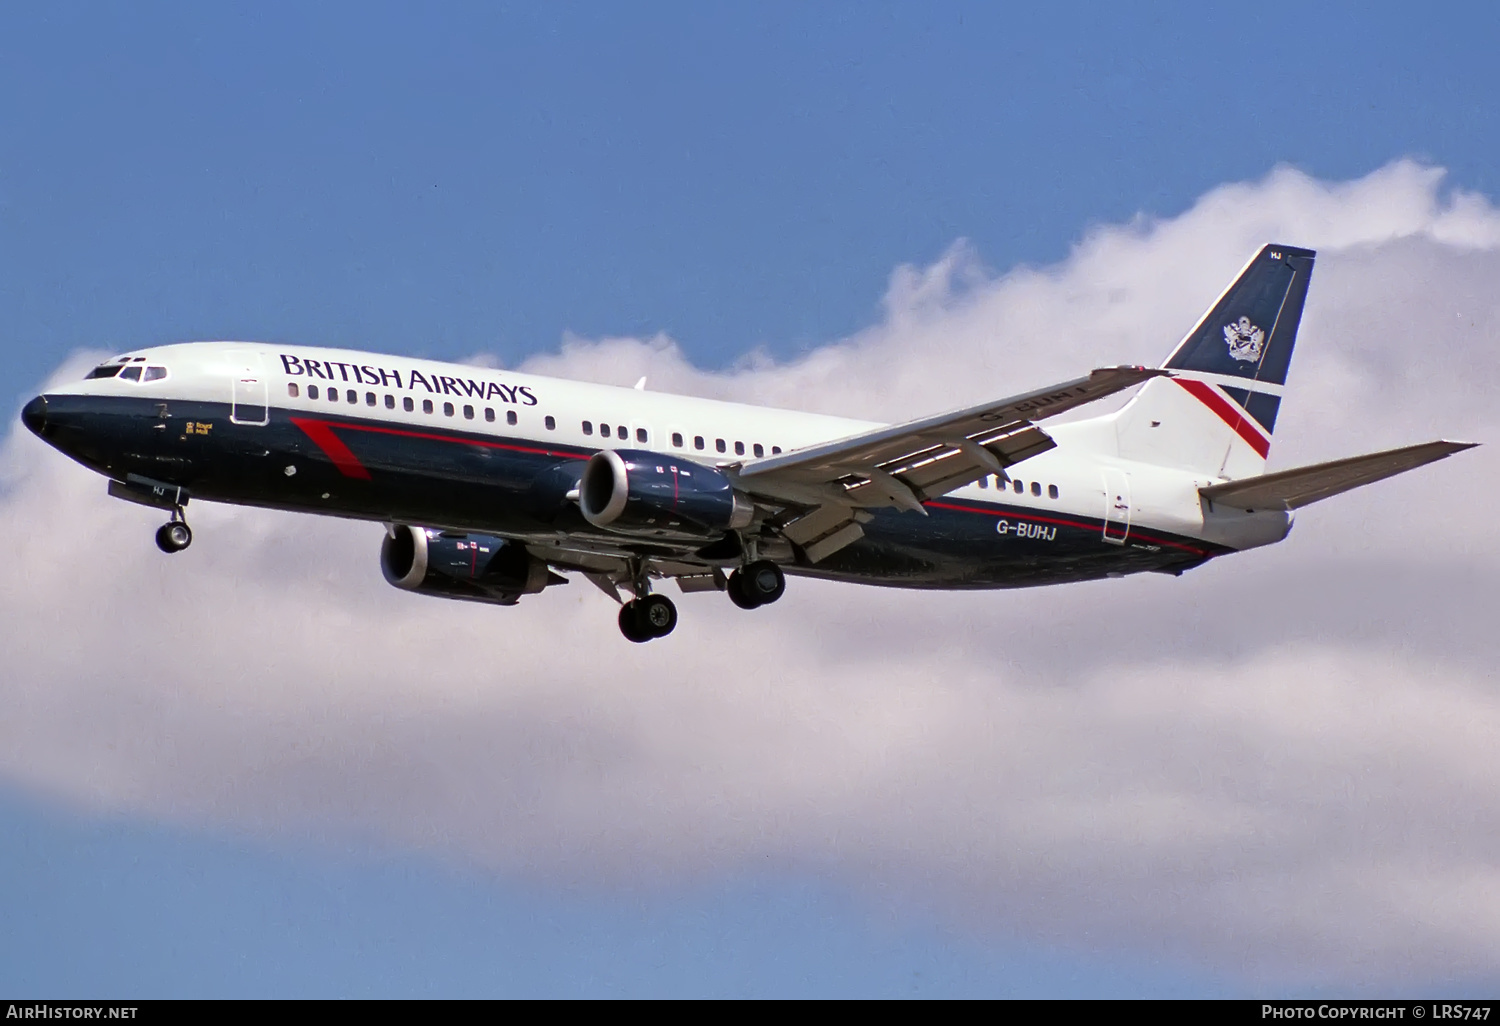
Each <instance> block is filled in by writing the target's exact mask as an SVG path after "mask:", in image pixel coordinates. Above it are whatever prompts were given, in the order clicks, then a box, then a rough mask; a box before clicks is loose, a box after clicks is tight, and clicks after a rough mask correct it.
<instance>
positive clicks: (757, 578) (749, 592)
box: [728, 559, 786, 609]
mask: <svg viewBox="0 0 1500 1026" xmlns="http://www.w3.org/2000/svg"><path fill="white" fill-rule="evenodd" d="M728 590H729V601H731V602H733V603H734V604H735V605H737V606H739V607H740V608H741V609H755V608H756V607H758V606H768V605H770V604H771V603H772V602H775V601H776V600H777V599H779V598H781V596H782V595H783V594H784V593H785V592H786V575H785V574H783V573H782V572H781V567H779V566H777V565H776V564H775V563H773V562H771V561H770V560H769V559H758V560H756V561H755V562H753V563H747V564H746V565H745V566H744V567H743V568H742V569H739V570H736V571H735V572H734V573H732V574H730V575H729V589H728Z"/></svg>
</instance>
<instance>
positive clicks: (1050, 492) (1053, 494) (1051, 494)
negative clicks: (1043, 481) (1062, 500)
mask: <svg viewBox="0 0 1500 1026" xmlns="http://www.w3.org/2000/svg"><path fill="white" fill-rule="evenodd" d="M1047 498H1049V499H1055V498H1057V485H1048V486H1047Z"/></svg>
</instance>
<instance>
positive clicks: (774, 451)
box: [771, 445, 781, 456]
mask: <svg viewBox="0 0 1500 1026" xmlns="http://www.w3.org/2000/svg"><path fill="white" fill-rule="evenodd" d="M780 453H781V446H779V445H773V446H771V455H772V456H776V455H779V454H780Z"/></svg>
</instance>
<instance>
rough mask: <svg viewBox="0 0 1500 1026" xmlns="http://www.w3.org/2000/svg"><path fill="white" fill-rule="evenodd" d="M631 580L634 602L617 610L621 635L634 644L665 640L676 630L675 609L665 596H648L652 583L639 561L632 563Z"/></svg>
mask: <svg viewBox="0 0 1500 1026" xmlns="http://www.w3.org/2000/svg"><path fill="white" fill-rule="evenodd" d="M630 576H631V585H630V586H631V590H632V591H634V592H635V598H633V599H631V600H630V601H629V602H626V603H625V604H624V605H622V606H621V607H620V633H621V634H623V635H625V638H626V640H627V641H634V642H635V643H636V644H640V643H641V642H644V641H650V640H651V639H652V638H665V637H666V636H667V635H668V634H671V633H672V628H674V627H676V626H677V607H676V606H675V605H673V604H672V600H671V599H669V598H667V597H666V596H665V595H653V594H651V581H650V579H649V578H648V577H647V576H646V568H645V565H644V564H643V563H642V562H641V561H640V560H632V561H631V567H630Z"/></svg>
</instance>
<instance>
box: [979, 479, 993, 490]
mask: <svg viewBox="0 0 1500 1026" xmlns="http://www.w3.org/2000/svg"><path fill="white" fill-rule="evenodd" d="M989 486H990V479H989V478H988V477H981V478H980V479H979V487H981V488H988V487H989Z"/></svg>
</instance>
